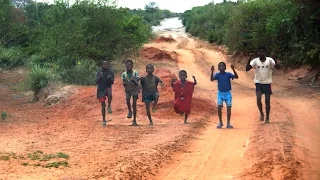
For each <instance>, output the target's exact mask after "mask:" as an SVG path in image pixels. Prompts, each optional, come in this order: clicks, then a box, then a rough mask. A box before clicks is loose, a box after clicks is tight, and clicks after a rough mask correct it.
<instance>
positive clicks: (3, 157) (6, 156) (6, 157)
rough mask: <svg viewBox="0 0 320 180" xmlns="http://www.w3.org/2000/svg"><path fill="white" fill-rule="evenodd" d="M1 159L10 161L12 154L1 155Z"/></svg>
mask: <svg viewBox="0 0 320 180" xmlns="http://www.w3.org/2000/svg"><path fill="white" fill-rule="evenodd" d="M0 160H3V161H9V160H10V156H8V155H2V156H0Z"/></svg>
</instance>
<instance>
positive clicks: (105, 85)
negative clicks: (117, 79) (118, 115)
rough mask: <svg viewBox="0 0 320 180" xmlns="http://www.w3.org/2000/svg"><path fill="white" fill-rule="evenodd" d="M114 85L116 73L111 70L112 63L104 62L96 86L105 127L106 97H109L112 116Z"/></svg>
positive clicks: (109, 111) (109, 110)
mask: <svg viewBox="0 0 320 180" xmlns="http://www.w3.org/2000/svg"><path fill="white" fill-rule="evenodd" d="M113 83H114V73H113V72H112V71H111V70H110V62H109V61H102V65H101V68H100V69H99V70H98V72H97V76H96V84H98V88H97V98H98V99H99V102H100V103H101V113H102V125H103V126H105V125H106V124H107V122H106V102H105V101H106V99H107V98H106V96H107V97H108V113H109V114H111V113H112V110H111V101H112V89H111V86H112V84H113Z"/></svg>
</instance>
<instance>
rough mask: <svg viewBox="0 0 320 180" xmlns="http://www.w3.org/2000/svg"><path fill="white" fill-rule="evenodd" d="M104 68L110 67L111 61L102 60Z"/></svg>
mask: <svg viewBox="0 0 320 180" xmlns="http://www.w3.org/2000/svg"><path fill="white" fill-rule="evenodd" d="M102 68H103V69H109V68H110V63H109V62H108V61H103V62H102Z"/></svg>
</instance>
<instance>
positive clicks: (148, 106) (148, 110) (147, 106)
mask: <svg viewBox="0 0 320 180" xmlns="http://www.w3.org/2000/svg"><path fill="white" fill-rule="evenodd" d="M146 111H147V116H148V118H149V121H150V124H149V125H153V122H152V119H151V113H150V103H149V102H146Z"/></svg>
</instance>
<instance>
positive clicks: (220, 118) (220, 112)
mask: <svg viewBox="0 0 320 180" xmlns="http://www.w3.org/2000/svg"><path fill="white" fill-rule="evenodd" d="M218 116H219V123H220V124H222V105H218Z"/></svg>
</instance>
